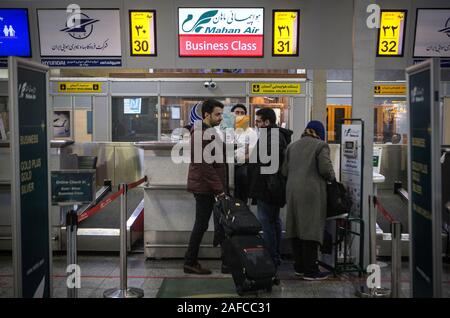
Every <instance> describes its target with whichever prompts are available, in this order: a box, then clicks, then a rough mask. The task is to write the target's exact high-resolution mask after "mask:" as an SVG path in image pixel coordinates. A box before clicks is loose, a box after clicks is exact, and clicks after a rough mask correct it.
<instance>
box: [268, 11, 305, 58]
mask: <svg viewBox="0 0 450 318" xmlns="http://www.w3.org/2000/svg"><path fill="white" fill-rule="evenodd" d="M272 19H273V26H272V36H273V37H272V55H273V56H298V41H299V40H298V39H299V34H300V29H299V26H300V23H299V19H300V10H274V11H273V17H272Z"/></svg>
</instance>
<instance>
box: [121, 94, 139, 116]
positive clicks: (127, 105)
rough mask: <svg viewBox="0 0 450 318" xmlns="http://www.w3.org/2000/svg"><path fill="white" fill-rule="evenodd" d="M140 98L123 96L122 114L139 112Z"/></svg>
mask: <svg viewBox="0 0 450 318" xmlns="http://www.w3.org/2000/svg"><path fill="white" fill-rule="evenodd" d="M141 105H142V98H125V99H124V100H123V113H124V114H140V113H141Z"/></svg>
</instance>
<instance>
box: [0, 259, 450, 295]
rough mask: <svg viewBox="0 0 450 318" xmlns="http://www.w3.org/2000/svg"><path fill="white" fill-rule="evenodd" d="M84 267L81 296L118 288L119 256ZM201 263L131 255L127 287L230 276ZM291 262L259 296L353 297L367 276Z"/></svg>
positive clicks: (149, 289)
mask: <svg viewBox="0 0 450 318" xmlns="http://www.w3.org/2000/svg"><path fill="white" fill-rule="evenodd" d="M78 261H79V262H78V263H79V265H80V268H81V289H79V291H78V295H79V297H82V298H85V297H88V298H100V297H103V292H104V291H105V290H107V289H109V288H114V287H119V285H120V278H119V277H120V268H119V257H118V256H117V255H92V254H89V255H83V254H82V255H79V256H78ZM201 263H202V265H203V266H204V267H207V268H211V269H212V270H213V274H212V275H210V276H207V277H205V276H197V275H187V274H184V273H183V270H182V265H183V261H182V260H148V259H145V256H144V255H143V254H132V255H130V256H129V257H128V286H129V287H138V288H141V289H143V291H144V297H148V298H154V297H156V295H157V293H158V290H159V289H160V287H161V284H162V283H163V280H164V278H176V279H200V278H201V279H204V278H208V279H220V278H224V277H230V276H229V275H224V274H221V273H220V261H218V260H203V261H201ZM403 265H404V266H403V273H402V295H401V296H402V297H407V296H408V294H409V282H408V281H409V278H408V276H409V275H408V268H407V264H406V263H404V264H403ZM65 267H66V258H65V255H58V256H54V258H53V276H54V279H53V296H54V297H56V298H64V297H66V295H67V289H66V273H65ZM291 268H292V264H291V262H290V261H285V262H284V263H283V265H282V266H281V267H280V270H279V277H280V279H281V284H280V285H279V286H274V288H273V290H272V293H267V292H261V293H260V294H259V295H258V296H259V297H263V298H265V297H273V298H280V297H281V298H313V297H322V298H353V297H355V290H356V289H358V288H359V286H362V285H363V284H364V283H365V279H364V278H363V279H359V278H358V277H357V276H351V275H342V276H338V277H332V278H330V279H329V280H327V281H321V282H308V281H304V280H301V279H298V278H297V277H296V276H294V274H293V271H292V270H291ZM389 271H390V267H389V266H388V267H383V268H382V286H383V287H387V288H389V287H390V272H389ZM449 272H450V265H444V277H443V280H444V292H443V296H444V297H450V283H449ZM12 296H13V278H12V267H11V255H8V254H0V297H12Z"/></svg>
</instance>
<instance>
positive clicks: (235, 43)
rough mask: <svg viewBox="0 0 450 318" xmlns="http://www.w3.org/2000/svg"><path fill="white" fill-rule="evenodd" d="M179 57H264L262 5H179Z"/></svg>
mask: <svg viewBox="0 0 450 318" xmlns="http://www.w3.org/2000/svg"><path fill="white" fill-rule="evenodd" d="M178 45H179V55H180V57H190V56H192V57H262V56H263V55H264V49H263V45H264V9H263V8H179V9H178Z"/></svg>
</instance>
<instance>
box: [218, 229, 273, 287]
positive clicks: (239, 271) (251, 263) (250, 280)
mask: <svg viewBox="0 0 450 318" xmlns="http://www.w3.org/2000/svg"><path fill="white" fill-rule="evenodd" d="M222 248H223V250H222V251H223V253H224V255H223V258H224V261H225V263H226V264H227V265H228V267H229V268H230V271H231V274H232V276H233V280H234V284H235V285H236V292H237V293H238V294H239V295H241V296H242V295H243V294H244V293H246V292H254V291H255V292H256V291H258V290H264V289H265V290H267V291H268V292H270V291H272V286H273V285H274V284H276V283H277V278H276V269H275V265H274V264H273V261H272V258H271V257H270V254H269V252H268V250H267V249H266V248H265V247H264V240H263V239H262V238H261V237H260V236H259V235H235V236H232V237H227V238H226V239H225V240H224V241H223V243H222Z"/></svg>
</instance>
